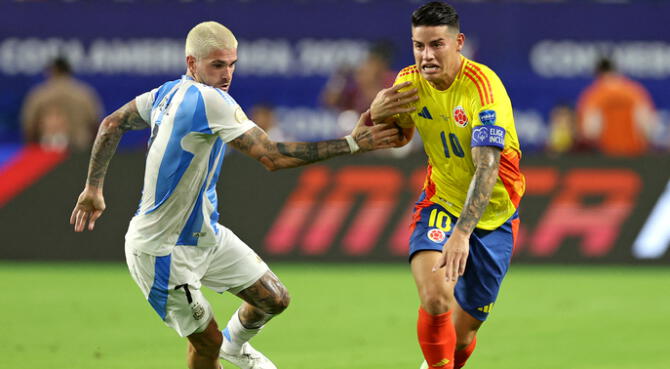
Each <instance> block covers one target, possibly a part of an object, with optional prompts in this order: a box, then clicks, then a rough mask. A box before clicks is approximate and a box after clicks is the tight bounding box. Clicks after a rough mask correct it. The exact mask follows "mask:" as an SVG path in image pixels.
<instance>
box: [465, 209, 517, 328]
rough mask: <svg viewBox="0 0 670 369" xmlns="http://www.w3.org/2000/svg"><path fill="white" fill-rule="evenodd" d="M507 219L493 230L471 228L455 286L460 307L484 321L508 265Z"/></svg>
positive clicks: (510, 238) (510, 245) (510, 237)
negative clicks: (463, 263)
mask: <svg viewBox="0 0 670 369" xmlns="http://www.w3.org/2000/svg"><path fill="white" fill-rule="evenodd" d="M508 223H509V224H508ZM508 223H505V224H504V225H503V226H501V227H500V228H498V229H496V230H493V231H484V230H479V229H477V230H475V232H474V233H473V234H472V235H471V237H470V253H469V255H468V263H467V266H466V268H465V273H464V275H463V276H462V277H461V278H459V280H458V283H457V284H456V287H455V292H454V295H455V297H456V300H457V301H458V304H459V305H460V307H461V308H462V309H463V310H464V311H465V312H467V313H468V314H469V315H471V316H472V317H473V318H475V319H477V320H479V321H485V320H486V318H487V317H488V316H489V314H490V313H491V311H492V310H493V306H494V304H495V302H496V299H497V298H498V293H499V290H500V287H501V285H502V281H503V278H504V277H505V274H506V273H507V269H508V268H509V264H510V259H511V257H512V249H513V244H514V237H513V234H512V230H511V227H510V224H511V222H508Z"/></svg>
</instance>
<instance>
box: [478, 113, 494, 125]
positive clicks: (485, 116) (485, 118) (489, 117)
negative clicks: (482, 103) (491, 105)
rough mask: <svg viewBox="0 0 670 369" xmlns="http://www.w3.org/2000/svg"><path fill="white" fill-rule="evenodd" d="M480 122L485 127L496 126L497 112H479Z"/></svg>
mask: <svg viewBox="0 0 670 369" xmlns="http://www.w3.org/2000/svg"><path fill="white" fill-rule="evenodd" d="M479 120H480V121H481V122H482V124H484V125H494V124H496V111H495V110H482V111H481V112H479Z"/></svg>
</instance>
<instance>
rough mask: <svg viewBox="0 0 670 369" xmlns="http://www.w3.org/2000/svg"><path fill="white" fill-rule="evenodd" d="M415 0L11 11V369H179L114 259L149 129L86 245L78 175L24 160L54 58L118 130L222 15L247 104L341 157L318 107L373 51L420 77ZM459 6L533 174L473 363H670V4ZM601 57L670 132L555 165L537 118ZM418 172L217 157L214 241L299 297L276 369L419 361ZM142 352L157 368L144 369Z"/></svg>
mask: <svg viewBox="0 0 670 369" xmlns="http://www.w3.org/2000/svg"><path fill="white" fill-rule="evenodd" d="M418 3H419V2H417V1H409V0H408V1H400V0H398V1H380V0H377V1H374V0H372V1H316V0H314V1H297V0H296V1H260V0H257V1H225V2H224V1H207V2H197V1H186V2H168V1H123V2H105V1H85V2H84V1H79V2H78V1H74V2H58V1H53V2H39V1H36V2H30V1H29V2H8V3H4V2H3V3H1V4H0V233H1V234H2V243H0V280H2V281H3V283H4V284H5V285H6V286H9V287H8V289H7V290H5V293H3V297H2V298H0V329H3V330H4V331H5V334H3V335H2V337H1V338H0V367H3V368H4V367H13V368H37V367H45V366H47V365H48V366H51V367H56V368H61V367H62V368H66V367H67V368H80V367H81V368H87V367H92V366H101V367H108V368H135V367H138V366H136V365H134V364H133V363H135V361H134V360H143V365H142V367H146V368H150V367H154V366H155V367H157V368H158V367H182V365H181V363H182V362H183V361H182V360H183V359H182V356H183V355H182V351H183V347H182V346H181V343H180V342H179V341H178V340H176V339H175V337H174V334H173V333H172V332H170V331H169V330H167V329H163V330H161V329H160V328H161V327H160V324H159V322H157V321H156V319H155V317H154V316H153V313H152V312H151V311H150V308H149V306H148V304H146V306H143V305H142V304H141V301H139V299H140V296H139V294H138V293H137V291H135V287H134V286H133V285H132V282H131V281H130V279H129V278H127V276H126V274H125V273H126V272H125V270H124V265H123V262H122V260H123V250H122V243H123V234H124V232H125V228H126V226H127V222H128V220H129V218H130V216H132V214H133V213H134V210H135V206H136V204H137V201H138V199H139V194H140V190H141V188H140V187H141V175H142V171H143V158H144V152H143V150H144V145H145V142H146V138H147V133H146V132H139V133H132V134H130V135H128V137H126V138H124V141H123V143H122V147H121V149H120V152H119V154H118V155H117V157H116V158H115V159H114V160H113V162H112V165H111V168H110V171H109V179H108V181H107V183H106V199H107V204H108V210H107V212H106V213H105V215H104V217H103V219H101V221H100V222H99V224H98V226H97V228H98V229H96V231H95V232H93V233H90V234H83V235H75V234H74V233H73V232H72V231H71V227H70V226H69V224H67V218H68V216H69V212H70V211H71V207H72V205H73V204H74V201H75V198H76V195H77V194H78V193H79V191H80V189H81V186H82V185H83V181H84V175H85V168H86V163H87V160H88V158H87V156H86V155H77V154H67V153H45V152H41V151H35V150H32V149H30V148H26V147H24V146H23V144H22V143H21V137H20V131H19V125H18V112H19V108H20V105H21V102H22V100H23V98H24V96H25V94H26V93H27V91H28V90H29V88H30V87H32V86H33V85H35V84H36V83H38V82H39V81H41V80H42V78H43V77H42V74H41V71H42V68H43V66H44V64H46V63H47V62H48V61H49V60H50V59H51V58H53V57H54V56H56V55H58V54H63V55H65V56H67V57H68V58H69V59H70V61H71V62H72V63H73V66H74V69H75V73H76V75H77V76H78V77H79V78H81V79H82V80H84V81H87V82H89V83H90V84H91V85H93V86H94V87H95V88H96V89H97V91H98V92H99V94H100V95H101V97H102V99H103V103H104V105H105V107H106V110H107V112H110V111H112V110H114V109H116V108H117V107H118V106H120V105H121V104H123V103H125V102H126V101H127V100H129V99H130V98H131V97H133V96H135V95H137V94H139V93H142V92H144V91H146V90H149V89H151V88H154V87H155V86H157V85H159V84H161V83H162V82H163V81H165V80H166V79H172V78H175V76H178V75H180V74H181V73H183V69H184V68H183V51H182V50H183V49H182V48H183V46H182V44H183V38H184V35H185V33H186V32H187V31H188V29H189V28H190V27H192V26H193V25H194V24H195V23H197V22H199V21H203V20H210V19H215V20H218V21H220V22H222V23H224V24H226V25H228V26H229V27H230V28H231V29H232V30H233V31H234V32H235V33H236V35H237V37H238V38H239V39H240V49H239V56H240V62H239V64H238V69H237V71H236V73H235V77H234V84H233V87H232V90H231V94H232V95H233V96H234V97H235V98H236V100H237V101H238V102H239V103H240V104H241V105H242V106H243V107H244V108H249V107H251V106H252V105H253V104H255V103H258V102H262V103H267V104H271V105H273V106H275V107H276V108H277V112H278V117H279V121H280V122H281V123H280V124H282V128H283V129H284V130H285V131H287V132H289V133H290V134H291V135H292V136H293V137H296V138H297V139H301V140H316V139H322V138H331V137H333V136H339V135H342V129H341V128H340V127H339V126H338V124H337V119H338V116H337V114H336V113H334V112H332V111H330V110H327V109H324V108H322V107H321V106H320V104H319V99H318V97H319V94H320V92H321V89H322V88H323V86H324V84H325V83H326V80H327V79H328V77H329V76H330V75H331V74H332V73H334V72H336V70H337V69H338V68H341V67H342V66H344V65H348V64H349V65H354V64H356V63H357V62H360V61H361V60H362V59H363V58H364V57H365V56H366V53H367V50H368V47H369V46H370V45H371V44H373V43H376V42H379V41H385V42H388V43H389V44H390V45H392V47H393V51H394V53H393V59H392V60H393V62H392V66H393V67H394V68H395V69H396V70H398V69H400V68H402V67H404V66H405V65H409V64H411V63H412V57H411V48H410V43H409V26H408V23H409V14H410V13H411V11H412V10H413V9H414V8H416V7H417V4H418ZM454 3H455V5H456V7H457V9H458V11H459V13H460V14H461V17H462V18H461V19H462V30H463V31H464V32H465V33H466V35H467V36H468V39H467V43H468V45H469V46H468V48H467V50H466V53H467V54H468V55H469V56H471V57H473V58H475V59H476V60H477V61H480V62H483V63H485V64H487V65H489V66H491V67H492V68H493V69H494V70H495V71H496V72H497V73H498V74H499V75H500V76H501V78H502V80H503V81H504V82H505V84H506V87H507V88H508V92H509V94H510V97H511V99H512V101H513V105H514V108H515V118H516V123H517V130H518V131H519V135H520V139H521V143H522V145H523V149H524V153H525V156H524V160H523V162H522V171H523V172H524V173H525V174H526V175H527V177H528V193H527V196H526V197H525V198H524V200H523V202H522V212H521V216H522V219H523V223H524V229H523V233H522V238H521V242H520V245H519V247H517V250H516V251H515V256H514V268H513V269H512V271H511V273H510V276H509V278H508V280H507V281H506V285H505V286H504V288H503V295H502V296H501V299H500V301H499V304H498V307H497V308H496V313H495V314H493V316H494V318H493V319H492V320H491V323H487V326H486V327H485V329H484V330H483V331H482V338H483V340H482V342H487V341H488V343H483V344H481V346H480V348H479V349H478V352H477V354H476V355H475V356H474V357H473V361H472V363H471V365H472V367H476V368H477V367H481V368H493V367H495V368H508V367H509V368H612V367H618V368H641V367H645V368H659V369H660V368H667V367H669V366H670V358H669V357H668V355H667V354H665V353H664V352H665V351H664V349H663V347H664V344H663V343H662V342H663V340H664V338H663V334H662V333H663V332H667V331H668V329H670V324H669V323H668V318H667V316H668V308H667V306H670V305H669V304H668V295H669V294H668V292H670V287H669V282H670V273H669V272H668V269H667V265H668V264H669V263H670V253H668V252H667V249H668V247H670V227H668V221H667V219H668V216H670V185H669V182H668V181H669V180H670V170H669V169H670V159H669V158H668V155H667V150H668V145H669V144H670V130H669V129H668V125H670V114H669V113H668V112H669V111H670V89H669V88H668V85H669V82H670V33H669V32H668V29H667V25H668V24H670V4H669V3H668V2H664V1H637V2H616V3H611V2H582V1H557V2H458V1H455V2H454ZM603 52H604V53H608V54H611V55H612V56H613V58H614V60H615V62H616V63H617V65H619V67H620V68H621V70H622V71H623V72H624V73H626V74H627V75H629V76H631V77H633V78H635V79H636V80H638V81H640V82H642V83H643V84H644V85H645V87H647V88H648V89H649V91H650V92H651V94H652V96H653V98H654V102H655V103H656V105H657V108H658V109H659V113H660V118H661V122H662V123H663V125H664V127H665V129H664V130H663V132H660V133H659V134H658V135H657V137H656V141H655V143H654V147H655V150H654V152H653V153H650V154H649V155H648V156H645V157H641V158H635V159H614V158H607V157H602V156H598V155H589V156H584V155H569V156H562V157H550V156H547V155H545V154H544V153H543V152H542V147H543V145H544V142H545V139H546V136H547V120H548V114H549V111H550V110H551V108H552V107H554V106H555V105H557V104H561V103H568V104H573V103H574V101H575V99H576V97H577V95H578V93H579V92H580V91H581V90H582V89H583V88H584V87H585V86H586V85H587V84H588V83H589V82H590V81H591V77H592V66H593V64H594V63H595V60H596V59H597V58H598V57H599V55H600V54H601V53H603ZM424 164H425V157H424V156H423V155H422V154H412V155H410V156H409V157H405V158H403V159H393V158H388V157H380V156H375V155H363V156H357V157H355V158H342V159H337V160H333V161H331V162H326V163H322V164H318V165H315V166H312V167H306V168H301V169H295V170H289V171H284V172H276V173H266V172H265V171H264V170H263V169H262V168H261V167H260V166H259V165H256V164H254V163H251V162H250V161H249V160H248V159H246V158H244V157H241V156H240V155H235V154H232V155H230V156H229V157H228V158H227V159H226V161H225V164H224V165H225V167H224V175H222V178H221V181H220V188H219V192H220V195H221V200H220V203H221V204H222V206H221V209H220V210H221V212H222V222H223V223H224V224H226V225H228V226H229V227H230V228H232V229H233V230H234V231H235V232H236V233H237V234H239V235H240V236H241V238H242V239H244V240H246V241H247V242H248V243H249V244H250V245H252V247H254V248H255V249H256V250H257V251H258V252H259V253H260V254H261V255H263V256H264V257H265V258H266V259H267V260H269V261H270V262H271V263H272V264H271V265H274V266H275V269H276V270H277V272H278V273H279V275H280V276H281V277H282V278H283V279H284V280H285V281H286V282H287V285H289V287H290V288H291V289H292V292H293V295H294V305H293V307H292V308H291V309H289V311H287V313H286V315H285V316H282V317H280V318H279V319H277V321H276V322H273V327H269V328H268V329H267V332H264V334H263V335H261V336H259V337H258V339H257V340H258V343H259V344H260V345H261V347H264V348H265V349H266V350H268V351H269V352H272V353H273V355H274V356H273V358H276V359H275V360H277V362H278V363H280V364H282V365H280V367H283V368H290V369H295V368H298V369H299V368H307V367H322V368H324V369H335V368H348V369H352V368H353V369H355V368H364V367H365V368H382V367H384V368H385V367H398V368H401V367H402V368H405V367H407V368H414V367H415V366H418V361H419V353H418V348H417V347H416V344H415V343H414V339H413V336H414V331H413V328H412V324H413V319H414V309H415V308H416V302H415V300H416V299H415V292H414V291H413V286H412V282H411V277H410V275H409V271H408V270H407V267H406V264H405V260H406V259H405V256H404V250H405V248H406V247H407V246H406V244H405V243H404V242H403V239H404V238H403V237H405V236H406V223H407V218H408V214H407V211H408V209H409V207H410V205H411V203H412V201H413V199H414V198H415V196H416V193H417V190H418V188H419V185H420V183H421V178H422V177H421V176H422V174H423V166H424ZM225 173H233V174H234V175H231V176H226V175H225ZM536 264H539V265H536ZM110 296H111V297H112V298H110ZM126 297H127V298H126ZM212 299H213V300H216V303H215V307H216V308H217V313H218V314H219V316H220V317H221V318H220V319H223V318H222V317H225V316H226V314H229V312H230V311H232V310H231V309H234V303H233V300H232V299H229V298H227V297H224V298H223V299H218V298H217V297H214V296H212ZM324 316H327V317H328V319H326V320H328V321H327V322H324ZM101 317H102V319H101ZM314 322H319V323H318V324H314ZM620 325H624V326H623V327H622V326H620ZM315 326H316V327H315ZM361 327H365V328H361ZM519 327H521V328H519ZM287 330H288V331H291V332H292V335H289V338H287V337H285V336H284V335H283V334H282V332H285V331H287ZM148 332H151V333H148ZM153 332H156V333H155V335H153ZM45 333H46V334H45ZM146 334H150V335H149V336H145V335H146ZM101 336H102V337H101ZM129 336H130V337H132V338H129ZM641 336H644V338H641ZM306 337H313V339H308V338H306ZM655 337H658V338H657V339H656V338H655ZM143 338H144V339H143ZM392 338H395V339H392ZM147 340H149V341H151V344H149V345H148V344H147V343H146V341H147ZM143 350H144V351H143ZM147 350H148V352H150V353H152V355H154V353H155V360H150V361H151V362H146V361H149V360H148V359H146V357H145V356H143V355H144V352H147ZM556 351H560V352H559V353H557V352H556ZM152 359H153V357H152ZM3 361H4V362H3ZM145 362H146V363H145ZM315 362H317V363H321V364H318V365H315V364H314V363H315ZM324 362H327V364H323V363H324ZM310 363H311V364H310ZM415 363H416V365H415Z"/></svg>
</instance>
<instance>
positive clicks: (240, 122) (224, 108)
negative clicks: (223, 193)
mask: <svg viewBox="0 0 670 369" xmlns="http://www.w3.org/2000/svg"><path fill="white" fill-rule="evenodd" d="M185 54H186V64H187V72H186V74H185V75H184V76H182V77H181V78H180V79H177V80H174V81H170V82H166V83H165V84H163V85H162V86H160V87H158V88H156V89H154V90H152V91H149V92H147V93H144V94H142V95H140V96H138V97H137V98H135V99H133V100H132V101H130V102H129V103H127V104H126V105H124V106H123V107H121V108H120V109H119V110H117V111H116V112H114V113H112V114H111V115H110V116H108V117H106V118H105V119H104V120H103V121H102V124H101V125H100V129H99V131H98V135H97V137H96V140H95V142H94V144H93V151H92V153H91V160H90V164H89V170H88V178H87V180H86V186H85V188H84V191H83V192H82V193H81V195H79V199H78V201H77V204H76V206H75V208H74V210H73V212H72V216H71V218H70V222H71V223H72V224H74V225H75V226H74V228H75V231H77V232H81V231H83V230H84V229H85V228H88V229H89V230H93V228H94V226H95V222H96V220H97V219H98V218H99V217H100V215H101V214H102V212H103V211H104V210H105V200H104V197H103V182H104V178H105V174H106V172H107V167H108V164H109V162H110V160H111V158H112V156H113V155H114V152H115V150H116V146H117V144H118V142H119V140H120V139H121V136H122V135H123V133H124V132H126V131H127V130H130V129H143V128H151V132H152V134H151V138H150V140H149V149H148V153H147V159H146V169H145V174H144V189H143V191H142V199H141V202H140V206H139V209H138V211H137V213H136V214H135V216H134V217H133V219H132V220H131V221H130V226H129V228H128V232H127V233H126V245H125V249H126V261H127V263H128V268H129V270H130V273H131V275H132V277H133V279H134V280H135V282H136V283H137V285H138V286H139V287H140V289H141V290H142V292H143V294H144V296H145V298H146V299H147V300H148V301H149V303H150V304H151V306H152V307H153V308H154V310H155V311H156V313H157V314H158V315H159V316H160V318H161V319H162V320H163V321H164V322H165V323H166V324H167V325H168V326H170V327H172V328H173V329H175V330H176V331H177V333H178V334H179V335H181V336H182V337H187V338H188V357H187V361H188V367H189V368H191V369H218V368H220V364H219V362H218V359H219V357H220V358H222V359H225V360H227V361H229V362H231V363H233V364H235V365H236V366H238V367H239V368H242V369H276V366H275V365H274V364H273V363H272V362H271V361H270V360H269V359H267V358H266V357H265V356H264V355H263V354H261V353H260V352H258V351H257V350H255V349H254V348H253V347H251V346H250V345H249V342H248V341H249V340H250V339H251V338H252V337H253V336H254V335H256V334H257V333H258V332H259V330H260V329H261V328H262V327H263V326H264V325H265V323H267V322H268V321H269V320H270V319H271V318H272V317H274V316H275V315H277V314H279V313H281V312H282V311H283V310H284V309H285V308H286V307H287V306H288V303H289V295H288V292H287V290H286V288H285V287H284V285H283V284H282V283H281V282H280V280H279V279H278V278H277V276H276V275H275V274H273V273H272V271H270V270H269V268H268V267H267V265H266V264H265V263H264V262H263V261H262V260H261V259H260V258H259V257H258V256H257V255H256V253H255V252H253V251H252V250H251V249H250V248H249V247H248V246H247V245H246V244H245V243H244V242H242V241H241V240H240V239H239V238H237V236H235V234H233V232H232V231H230V230H229V229H228V228H226V227H224V226H222V225H220V224H219V223H218V219H219V213H218V211H217V208H218V204H217V196H216V182H217V179H218V176H219V172H220V170H221V163H222V161H223V156H224V152H225V151H224V148H225V145H226V144H230V145H231V146H232V147H234V148H235V149H237V150H239V151H241V152H243V153H245V154H247V155H249V156H251V157H252V158H255V159H257V160H258V161H259V162H260V163H262V164H263V165H264V166H265V167H266V168H267V169H268V170H276V169H282V168H290V167H296V166H300V165H305V164H309V163H313V162H316V161H319V160H325V159H328V158H331V157H334V156H338V155H345V154H351V153H354V152H357V151H360V152H363V151H369V150H374V149H380V148H388V147H393V146H396V145H397V143H398V142H397V141H398V137H399V135H398V133H399V131H398V129H396V128H391V129H388V128H385V127H381V126H367V125H366V122H367V120H369V113H368V112H366V113H364V114H363V115H362V116H361V118H360V120H359V122H358V125H357V126H356V127H355V128H354V130H353V131H352V133H351V135H348V136H346V137H344V138H341V139H335V140H329V141H322V142H310V143H306V142H292V143H282V142H274V141H272V140H270V139H269V138H268V136H267V134H266V133H265V132H264V131H263V130H261V129H260V128H258V127H257V126H256V124H255V123H254V122H252V121H251V120H249V119H248V118H247V116H246V115H245V114H244V112H243V111H242V109H241V108H240V106H239V105H238V104H237V103H236V102H235V100H234V99H233V98H232V97H231V96H230V95H229V94H228V90H229V89H230V84H231V80H232V75H233V71H234V69H235V63H236V62H237V40H236V39H235V36H234V35H233V34H232V32H230V30H228V29H227V28H226V27H224V26H223V25H221V24H219V23H216V22H204V23H201V24H199V25H197V26H195V27H194V28H193V29H192V30H191V31H190V32H189V34H188V36H187V37H186V52H185ZM226 175H230V174H229V173H226ZM202 286H205V287H208V288H210V289H212V290H214V291H216V292H219V293H223V292H225V291H228V292H231V293H234V294H236V295H237V296H238V297H240V298H241V299H242V300H244V302H243V303H242V305H241V306H240V308H239V309H238V310H237V311H236V312H235V313H234V314H233V316H232V317H231V318H230V321H229V322H228V324H227V326H226V327H225V329H224V330H223V331H220V330H219V328H218V325H217V322H216V320H215V319H214V315H213V312H212V308H211V306H210V304H209V302H208V301H207V299H206V298H205V297H204V295H203V294H202V291H201V287H202Z"/></svg>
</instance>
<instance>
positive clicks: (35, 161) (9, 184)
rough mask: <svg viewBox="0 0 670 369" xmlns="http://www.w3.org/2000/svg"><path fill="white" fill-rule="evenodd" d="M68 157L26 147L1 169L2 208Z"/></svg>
mask: <svg viewBox="0 0 670 369" xmlns="http://www.w3.org/2000/svg"><path fill="white" fill-rule="evenodd" d="M66 157H67V153H66V152H61V151H49V150H44V149H42V148H41V147H40V146H39V145H28V146H25V147H24V148H23V149H22V150H21V151H20V152H19V153H18V154H17V155H16V156H15V157H14V158H13V159H11V160H9V161H7V162H6V163H5V165H4V166H2V168H0V207H3V206H4V205H5V204H6V203H7V202H9V200H11V199H12V198H14V197H15V196H16V195H18V194H19V193H21V192H22V191H23V190H25V189H26V188H28V187H30V185H32V184H33V183H34V182H36V181H37V180H38V179H40V178H41V177H42V176H44V175H45V174H47V173H48V172H49V171H51V170H52V169H53V168H54V167H55V166H56V165H58V164H59V163H60V162H62V161H63V160H64V159H65V158H66Z"/></svg>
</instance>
